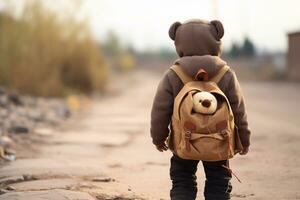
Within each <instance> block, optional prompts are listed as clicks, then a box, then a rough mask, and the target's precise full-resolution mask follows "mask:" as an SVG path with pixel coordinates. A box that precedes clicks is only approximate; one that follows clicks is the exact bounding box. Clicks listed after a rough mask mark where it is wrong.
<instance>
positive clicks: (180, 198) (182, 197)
mask: <svg viewBox="0 0 300 200" xmlns="http://www.w3.org/2000/svg"><path fill="white" fill-rule="evenodd" d="M198 163H199V161H196V160H185V159H181V158H179V157H178V156H176V155H173V156H172V158H171V168H170V176H171V180H172V184H173V186H172V189H171V192H170V197H171V199H172V200H194V199H196V196H197V182H196V178H197V177H196V175H195V174H196V171H197V165H198Z"/></svg>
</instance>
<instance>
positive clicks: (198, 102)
mask: <svg viewBox="0 0 300 200" xmlns="http://www.w3.org/2000/svg"><path fill="white" fill-rule="evenodd" d="M193 110H194V111H195V112H196V113H201V114H213V113H215V112H216V110H217V99H216V97H215V96H214V95H212V94H211V93H210V92H197V93H195V94H194V95H193Z"/></svg>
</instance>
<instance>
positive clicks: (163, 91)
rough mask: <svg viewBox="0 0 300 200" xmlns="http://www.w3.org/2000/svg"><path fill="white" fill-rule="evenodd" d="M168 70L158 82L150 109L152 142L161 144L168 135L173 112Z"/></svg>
mask: <svg viewBox="0 0 300 200" xmlns="http://www.w3.org/2000/svg"><path fill="white" fill-rule="evenodd" d="M168 72H169V70H168V71H167V72H166V73H165V74H164V76H163V78H162V80H161V81H160V82H159V85H158V87H157V91H156V94H155V97H154V101H153V105H152V111H151V128H150V132H151V137H152V142H153V144H155V145H157V144H161V143H162V142H164V141H165V140H166V139H167V137H168V136H169V132H170V129H169V125H170V122H171V117H172V113H173V104H174V98H173V91H172V86H171V84H170V80H169V77H168Z"/></svg>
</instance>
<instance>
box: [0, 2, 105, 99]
mask: <svg viewBox="0 0 300 200" xmlns="http://www.w3.org/2000/svg"><path fill="white" fill-rule="evenodd" d="M30 2H31V3H28V4H26V6H25V8H24V10H23V11H22V13H21V14H20V16H18V17H16V16H15V15H13V12H12V11H11V10H4V11H3V12H2V13H0V85H4V86H5V87H8V88H9V89H13V90H18V91H20V92H22V93H27V94H32V95H41V96H58V95H66V94H69V93H74V92H76V93H77V92H84V93H89V92H91V91H93V90H95V89H96V90H99V89H100V90H101V89H103V87H104V85H105V82H106V77H107V68H106V67H105V63H104V60H103V57H102V56H101V52H100V50H99V48H98V45H97V44H96V42H95V41H94V40H93V39H92V38H91V34H90V31H89V28H88V27H87V26H86V23H85V22H82V21H81V22H78V21H76V20H75V19H74V18H72V17H66V16H64V17H62V16H59V15H58V14H57V12H54V11H51V10H49V9H47V8H46V7H44V6H42V4H41V3H39V2H38V1H30Z"/></svg>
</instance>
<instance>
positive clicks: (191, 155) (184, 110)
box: [169, 65, 242, 161]
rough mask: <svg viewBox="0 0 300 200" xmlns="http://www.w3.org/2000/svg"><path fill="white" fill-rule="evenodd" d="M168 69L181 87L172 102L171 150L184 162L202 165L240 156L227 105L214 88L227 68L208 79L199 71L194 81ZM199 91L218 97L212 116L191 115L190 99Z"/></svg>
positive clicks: (178, 70)
mask: <svg viewBox="0 0 300 200" xmlns="http://www.w3.org/2000/svg"><path fill="white" fill-rule="evenodd" d="M171 69H172V70H173V71H174V72H175V73H176V74H177V75H178V76H179V78H180V79H181V81H182V82H183V83H184V86H183V88H182V89H181V90H180V92H179V93H178V95H177V96H176V98H175V100H174V108H173V116H172V124H171V129H172V131H171V135H170V137H169V145H170V149H172V150H173V151H174V152H175V153H176V154H177V155H178V156H179V157H181V158H183V159H192V160H203V161H219V160H227V159H229V158H232V157H233V156H234V155H235V154H236V153H238V152H240V151H241V150H242V145H241V142H240V139H239V136H238V132H237V128H236V126H235V125H234V116H233V113H232V110H231V107H230V103H229V101H228V99H227V97H226V95H225V94H224V93H223V92H222V91H221V90H220V88H219V87H218V85H217V83H218V82H219V81H220V80H221V78H222V77H223V75H224V74H225V73H226V72H227V71H228V70H229V66H227V65H225V66H224V67H223V68H221V69H220V71H219V72H218V73H217V75H215V76H214V77H212V78H211V79H208V76H207V73H206V72H205V71H204V70H202V69H201V70H199V72H198V73H197V75H196V76H195V77H196V78H195V79H192V78H191V77H189V76H187V75H186V74H185V73H184V71H183V70H182V69H181V68H180V66H179V65H173V66H172V67H171ZM202 91H206V92H210V93H211V94H213V95H214V96H216V97H217V100H218V101H217V102H218V106H217V109H216V111H215V112H214V113H213V114H201V113H195V112H194V111H193V95H194V94H195V93H197V92H202Z"/></svg>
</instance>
